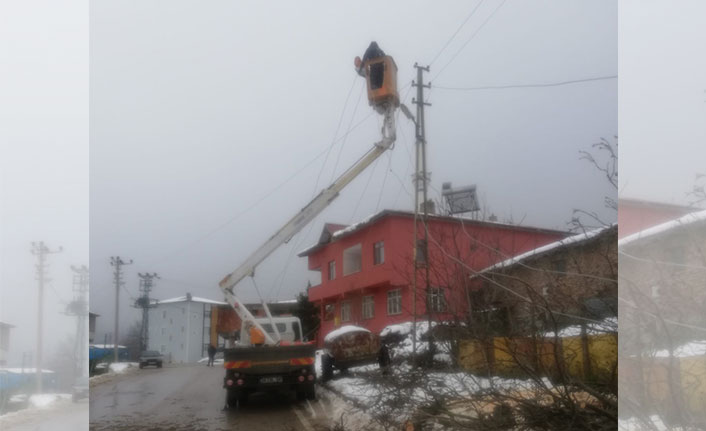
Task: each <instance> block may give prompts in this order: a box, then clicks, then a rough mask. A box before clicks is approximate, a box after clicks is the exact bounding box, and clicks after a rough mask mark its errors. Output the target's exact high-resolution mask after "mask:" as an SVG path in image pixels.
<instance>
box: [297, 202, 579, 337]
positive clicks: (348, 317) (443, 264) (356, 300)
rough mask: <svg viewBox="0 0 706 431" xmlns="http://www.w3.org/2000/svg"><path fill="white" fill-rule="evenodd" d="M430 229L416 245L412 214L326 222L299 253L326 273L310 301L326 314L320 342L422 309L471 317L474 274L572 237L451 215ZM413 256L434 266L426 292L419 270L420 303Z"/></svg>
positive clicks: (435, 219)
mask: <svg viewBox="0 0 706 431" xmlns="http://www.w3.org/2000/svg"><path fill="white" fill-rule="evenodd" d="M419 226H420V228H419V236H418V238H422V234H421V232H422V231H423V228H422V224H421V222H420V223H419ZM428 226H429V235H430V240H429V243H428V244H424V242H423V241H422V240H417V241H416V245H415V239H414V214H413V213H410V212H404V211H391V210H385V211H382V212H380V213H377V214H375V215H373V216H371V217H368V218H367V219H365V220H363V221H362V222H360V223H358V224H355V225H353V226H348V227H346V226H343V225H334V224H326V225H325V226H324V229H323V231H322V233H321V236H320V238H319V241H318V243H317V244H315V245H314V246H312V247H309V248H308V249H306V250H304V251H302V252H300V253H299V256H306V257H307V258H308V266H309V269H310V270H312V271H319V272H321V284H320V285H318V286H312V287H311V288H309V300H310V301H312V302H313V303H315V304H316V305H318V306H319V308H320V311H321V331H320V333H319V336H318V339H319V341H320V340H321V339H322V338H323V336H325V335H326V334H327V333H329V332H331V331H332V330H333V329H335V328H336V327H339V326H341V325H345V324H354V325H359V326H363V327H365V328H367V329H370V330H371V331H373V332H379V331H380V330H382V329H383V328H384V327H385V326H387V325H390V324H393V323H400V322H407V321H411V320H412V319H413V318H414V315H415V311H416V315H417V317H418V318H420V319H426V316H428V314H431V315H432V318H433V319H435V320H449V319H454V318H461V319H463V320H465V316H466V313H467V312H468V300H467V297H468V291H467V289H468V281H467V280H468V277H469V275H471V274H472V273H473V272H474V271H479V270H481V269H483V268H486V267H488V266H490V265H492V264H494V263H496V262H499V261H502V260H504V259H506V258H508V257H510V256H515V255H518V254H520V253H523V252H526V251H529V250H533V249H535V248H537V247H540V246H542V245H544V244H548V243H551V242H554V241H557V240H559V239H562V238H564V237H566V235H567V233H566V232H562V231H556V230H549V229H540V228H534V227H526V226H517V225H511V224H503V223H495V222H485V221H478V220H472V219H464V218H460V217H448V216H429V221H428ZM424 248H426V249H427V250H428V252H427V255H428V256H429V257H428V262H424V261H423V257H424V255H425V254H424V253H423V249H424ZM414 259H416V260H417V265H418V266H419V267H421V268H425V267H427V268H429V285H430V286H429V287H430V288H429V290H428V291H426V289H425V283H426V281H425V279H424V277H423V276H422V274H424V270H422V271H419V275H418V279H417V294H416V304H415V301H414V296H415V295H414V294H413V292H414V290H413V285H414V284H413V281H414V279H413V273H414Z"/></svg>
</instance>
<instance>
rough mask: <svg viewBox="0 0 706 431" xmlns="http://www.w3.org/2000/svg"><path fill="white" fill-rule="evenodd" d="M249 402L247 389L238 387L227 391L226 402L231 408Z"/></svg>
mask: <svg viewBox="0 0 706 431" xmlns="http://www.w3.org/2000/svg"><path fill="white" fill-rule="evenodd" d="M247 403H248V393H247V392H245V391H239V390H237V389H232V390H229V391H228V392H227V393H226V404H228V407H230V408H231V409H234V408H236V407H239V406H244V405H245V404H247Z"/></svg>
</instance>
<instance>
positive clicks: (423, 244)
mask: <svg viewBox="0 0 706 431" xmlns="http://www.w3.org/2000/svg"><path fill="white" fill-rule="evenodd" d="M414 67H415V68H416V69H417V81H416V82H414V81H412V86H413V87H417V97H416V98H413V99H412V103H414V104H415V105H417V115H416V120H415V121H414V125H415V137H416V145H415V148H416V170H415V173H414V190H415V193H414V245H413V247H414V277H413V278H412V291H413V299H412V314H413V317H414V323H413V326H412V331H413V332H412V351H413V352H414V354H416V353H417V278H418V273H419V269H420V267H423V268H424V270H425V284H426V288H425V291H426V295H427V300H426V302H425V303H426V304H427V307H426V308H427V314H428V315H429V316H428V323H429V329H431V313H429V265H428V261H427V259H428V253H427V249H428V247H427V239H428V231H427V216H428V215H429V214H428V211H429V205H428V203H427V183H428V182H429V175H428V173H427V159H426V130H425V123H424V106H431V104H430V103H426V102H425V101H424V89H425V88H431V84H424V72H429V66H426V67H424V66H419V65H418V64H417V63H414ZM420 206H421V208H423V212H422V222H423V225H424V239H423V240H422V241H420V240H419V238H418V232H417V224H418V221H419V216H420V214H419V212H420ZM420 254H421V256H420ZM430 342H431V339H430ZM430 348H431V344H430Z"/></svg>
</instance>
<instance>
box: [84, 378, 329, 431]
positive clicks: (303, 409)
mask: <svg viewBox="0 0 706 431" xmlns="http://www.w3.org/2000/svg"><path fill="white" fill-rule="evenodd" d="M223 375H224V370H223V368H222V366H215V367H207V366H205V365H203V364H198V365H183V366H171V367H170V366H166V365H165V367H164V368H145V369H142V370H135V371H133V372H130V373H126V374H124V375H119V376H116V377H114V378H112V379H111V380H108V381H105V382H102V383H99V384H97V385H94V386H92V387H91V395H90V429H91V430H111V431H121V430H154V431H182V430H183V431H186V430H214V431H220V430H248V431H295V430H296V431H299V430H303V431H315V430H316V431H318V430H323V429H327V428H328V426H329V425H330V423H331V420H330V419H329V418H328V415H327V411H330V408H329V406H327V401H326V400H325V399H323V398H322V397H321V396H319V398H318V400H317V401H311V402H306V401H304V402H299V401H297V400H296V397H295V396H294V395H293V394H289V393H281V394H277V393H262V394H260V393H258V394H253V395H252V396H251V398H250V401H249V402H248V404H247V405H245V406H242V407H239V408H237V409H230V410H223V408H224V405H225V390H224V389H223V388H222V385H223Z"/></svg>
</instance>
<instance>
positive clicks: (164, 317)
mask: <svg viewBox="0 0 706 431" xmlns="http://www.w3.org/2000/svg"><path fill="white" fill-rule="evenodd" d="M152 305H153V307H152V308H149V328H148V337H149V339H148V348H149V350H156V351H158V352H160V353H162V354H163V355H164V357H165V359H166V361H169V362H176V363H188V362H196V361H198V360H199V359H201V358H203V357H204V356H206V354H207V353H206V349H207V348H208V343H209V333H210V327H211V307H214V306H219V305H226V303H225V302H222V301H214V300H211V299H206V298H199V297H196V296H192V295H191V294H190V293H187V294H186V295H185V296H180V297H177V298H172V299H165V300H163V301H155V302H154V303H153V304H152Z"/></svg>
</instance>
